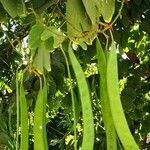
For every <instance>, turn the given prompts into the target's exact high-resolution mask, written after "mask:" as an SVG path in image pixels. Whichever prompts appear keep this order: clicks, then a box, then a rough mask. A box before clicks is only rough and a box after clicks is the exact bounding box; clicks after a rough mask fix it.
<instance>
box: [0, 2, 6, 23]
mask: <svg viewBox="0 0 150 150" xmlns="http://www.w3.org/2000/svg"><path fill="white" fill-rule="evenodd" d="M0 12H1V14H0V22H5V20H6V15H7V13H6V11H5V9H4V8H3V6H2V4H1V3H0Z"/></svg>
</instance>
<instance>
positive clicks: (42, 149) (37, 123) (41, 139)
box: [34, 78, 48, 150]
mask: <svg viewBox="0 0 150 150" xmlns="http://www.w3.org/2000/svg"><path fill="white" fill-rule="evenodd" d="M44 83H45V82H44ZM45 86H46V85H45V84H44V87H42V81H41V78H40V90H39V93H38V96H37V100H36V105H35V110H34V150H47V149H48V147H47V138H46V123H45V117H46V97H45V92H46V91H45V90H46V88H45Z"/></svg>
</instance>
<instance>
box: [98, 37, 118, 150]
mask: <svg viewBox="0 0 150 150" xmlns="http://www.w3.org/2000/svg"><path fill="white" fill-rule="evenodd" d="M96 51H97V60H98V70H99V73H100V100H101V107H102V117H103V121H104V126H105V130H106V138H107V150H116V149H117V138H116V131H115V128H114V123H113V119H112V114H111V109H110V103H109V99H108V92H107V76H106V71H107V62H106V57H105V54H104V51H103V49H102V47H101V44H100V42H99V39H98V38H97V39H96Z"/></svg>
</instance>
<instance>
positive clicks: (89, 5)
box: [82, 0, 100, 24]
mask: <svg viewBox="0 0 150 150" xmlns="http://www.w3.org/2000/svg"><path fill="white" fill-rule="evenodd" d="M82 2H83V4H84V7H85V9H86V12H87V14H88V16H89V18H90V19H91V22H92V24H95V23H96V20H98V17H99V14H100V11H99V9H98V7H97V1H96V0H82Z"/></svg>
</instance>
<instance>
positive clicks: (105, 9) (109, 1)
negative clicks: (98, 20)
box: [99, 0, 115, 23]
mask: <svg viewBox="0 0 150 150" xmlns="http://www.w3.org/2000/svg"><path fill="white" fill-rule="evenodd" d="M99 2H100V7H101V14H102V16H103V18H104V20H105V22H107V23H109V22H110V21H111V19H112V17H113V14H114V12H115V0H100V1H99Z"/></svg>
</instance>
